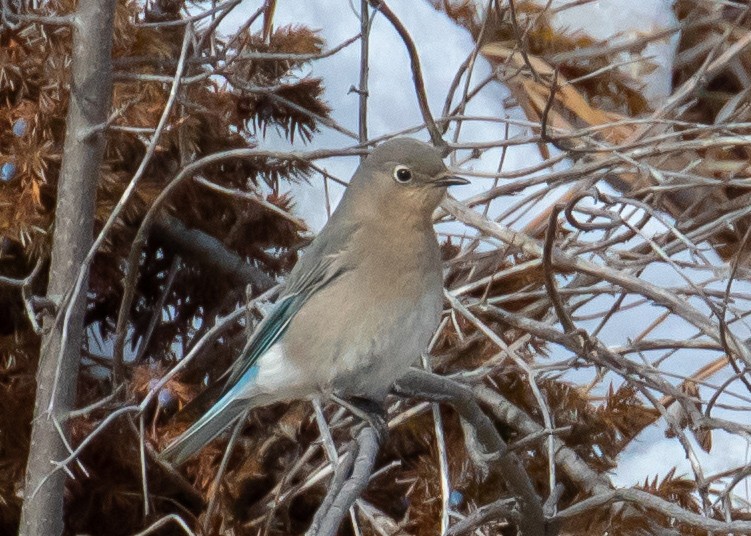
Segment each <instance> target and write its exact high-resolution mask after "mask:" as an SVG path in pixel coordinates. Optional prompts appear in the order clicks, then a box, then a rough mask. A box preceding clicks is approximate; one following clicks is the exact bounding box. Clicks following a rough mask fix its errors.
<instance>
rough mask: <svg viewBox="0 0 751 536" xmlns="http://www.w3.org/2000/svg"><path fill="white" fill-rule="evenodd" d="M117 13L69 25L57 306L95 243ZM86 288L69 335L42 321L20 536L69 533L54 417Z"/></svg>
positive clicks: (101, 8) (71, 369)
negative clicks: (69, 68)
mask: <svg viewBox="0 0 751 536" xmlns="http://www.w3.org/2000/svg"><path fill="white" fill-rule="evenodd" d="M114 13H115V0H79V2H78V8H77V13H76V15H75V18H74V22H73V26H72V30H73V60H72V63H73V64H72V76H71V89H70V102H69V104H68V117H67V124H66V132H65V145H64V147H63V161H62V168H61V170H60V178H59V182H58V188H57V207H56V210H55V231H54V235H53V243H52V260H51V264H50V276H49V287H48V289H47V295H48V296H49V297H50V298H52V299H53V300H54V301H56V302H58V301H59V300H60V299H61V298H62V297H63V296H65V295H66V293H69V292H70V291H71V289H72V288H73V287H74V286H75V282H76V279H77V277H78V273H79V270H80V268H81V264H82V262H83V260H84V258H85V257H86V254H87V252H88V250H89V248H90V247H91V243H92V234H93V222H94V209H95V197H96V187H97V182H98V179H99V169H100V165H101V162H102V155H103V151H104V141H105V136H104V129H103V126H104V124H105V123H106V121H107V116H108V114H109V109H110V102H111V96H112V66H111V63H112V62H111V51H112V28H113V19H114ZM86 288H87V283H84V285H83V287H82V291H81V292H79V293H78V296H77V298H76V299H74V300H73V301H71V303H69V304H68V307H70V308H71V310H70V320H69V325H68V329H67V334H65V335H64V333H63V322H62V321H60V320H59V319H58V321H57V322H54V321H52V320H50V321H48V322H46V323H45V324H46V325H45V329H46V330H47V331H46V334H45V336H44V337H43V340H42V350H41V352H40V356H39V368H38V370H37V392H36V402H35V406H34V421H33V423H32V424H33V426H32V432H31V450H30V452H29V459H28V462H27V466H26V482H25V489H24V504H23V509H22V512H21V528H20V533H19V534H20V535H21V536H39V535H44V536H55V535H58V534H61V533H62V532H63V529H64V525H63V522H64V520H63V495H64V488H65V472H64V471H55V472H54V473H53V469H54V466H53V464H52V463H51V462H53V461H56V460H62V459H63V458H65V457H66V456H67V454H68V451H67V449H66V447H65V443H64V442H63V438H62V437H60V435H59V434H58V432H57V430H56V428H55V422H54V419H57V420H58V421H62V420H64V417H65V414H66V413H67V412H68V411H69V410H70V408H71V407H72V405H73V404H74V403H75V397H76V388H77V381H78V368H79V362H80V356H81V342H82V337H83V330H84V325H83V317H84V312H85V307H86ZM64 314H65V313H64V310H63V311H59V312H58V317H61V316H62V315H64ZM56 376H57V382H55V377H56ZM55 385H56V387H55V388H53V386H55ZM50 409H51V411H50Z"/></svg>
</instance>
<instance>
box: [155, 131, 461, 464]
mask: <svg viewBox="0 0 751 536" xmlns="http://www.w3.org/2000/svg"><path fill="white" fill-rule="evenodd" d="M466 182H467V181H466V180H464V179H460V178H457V177H453V176H451V175H450V174H449V173H448V170H447V169H446V166H445V165H444V163H443V161H442V159H441V156H440V153H439V152H438V150H436V149H434V148H433V147H431V146H430V145H427V144H425V143H422V142H420V141H417V140H413V139H408V138H398V139H394V140H391V141H388V142H386V143H384V144H382V145H380V146H379V147H377V148H376V149H375V150H374V151H373V152H372V154H371V155H370V156H368V158H366V159H365V161H364V162H363V163H362V164H361V165H360V167H359V168H358V170H357V171H356V172H355V175H354V176H353V177H352V180H351V181H350V184H349V187H348V188H347V191H346V192H345V195H344V197H343V198H342V200H341V202H340V204H339V206H338V207H337V208H336V210H335V211H334V214H332V216H331V218H330V220H329V221H328V223H327V224H326V226H325V227H324V228H323V230H322V231H321V233H320V234H319V235H318V237H316V239H315V240H314V241H313V242H312V243H311V245H310V247H309V248H308V249H307V251H306V252H305V254H304V256H303V257H302V259H301V260H300V261H299V262H298V264H297V265H296V266H295V268H294V269H293V270H292V273H291V274H290V276H289V279H288V281H287V285H286V290H285V291H284V293H283V294H282V296H281V297H280V298H279V301H278V302H277V303H276V305H275V307H274V309H273V310H272V312H271V313H270V314H269V315H268V316H267V317H266V318H265V319H264V321H263V322H261V324H260V325H259V326H258V329H257V330H256V331H255V333H254V334H253V336H252V337H251V338H250V340H249V341H248V344H247V345H246V347H245V349H244V351H243V353H242V354H241V356H240V358H239V359H238V360H237V362H236V363H235V365H234V367H233V371H232V373H231V374H230V376H229V378H228V380H227V384H226V386H225V390H224V392H223V396H222V397H221V398H220V399H219V401H218V402H217V403H216V404H215V405H214V406H213V407H212V408H211V409H210V410H209V411H208V412H207V413H206V414H205V415H204V416H203V417H201V418H200V419H199V420H198V421H197V422H196V423H195V424H194V425H193V426H192V427H191V428H190V429H188V430H187V431H186V432H185V433H184V434H183V435H182V436H180V437H179V438H178V439H177V440H176V441H175V442H173V443H172V444H171V445H170V446H169V447H168V448H167V449H166V450H165V451H164V452H163V453H162V455H163V457H165V458H168V459H172V460H173V461H174V462H175V463H180V462H182V461H183V460H185V459H186V458H187V457H189V456H190V455H191V454H192V453H194V452H195V451H197V450H198V449H200V448H201V447H202V446H203V445H205V444H206V443H207V442H208V441H210V440H211V439H213V438H214V437H215V436H216V435H217V434H219V433H220V432H221V431H222V430H224V429H225V428H226V427H227V426H228V425H229V424H230V423H231V422H232V421H233V420H235V419H236V418H237V417H238V416H239V415H241V414H242V413H243V412H244V411H245V410H246V409H248V408H249V407H254V406H259V405H265V404H269V403H272V402H277V401H281V400H289V399H301V398H311V397H314V396H321V395H322V396H326V395H331V394H334V395H337V396H339V397H341V398H345V399H346V398H353V397H358V398H364V399H368V400H381V399H383V397H385V395H386V394H387V393H388V391H389V389H390V387H391V385H392V384H393V382H394V381H395V380H396V379H397V378H399V377H400V376H401V375H402V374H404V372H405V371H406V370H407V368H408V367H409V366H410V364H412V363H413V362H414V361H415V360H416V359H417V358H418V357H419V355H420V353H421V352H422V351H423V350H424V349H425V347H426V346H427V344H428V342H429V340H430V337H431V335H432V334H433V332H434V331H435V329H436V327H437V325H438V322H439V318H440V314H441V306H442V302H443V281H442V272H441V261H440V251H439V247H438V242H437V240H436V236H435V232H434V230H433V224H432V219H431V216H432V213H433V211H434V210H435V208H436V207H437V206H438V204H439V203H440V201H441V199H442V198H443V196H444V194H445V191H446V187H447V186H450V185H452V184H465V183H466Z"/></svg>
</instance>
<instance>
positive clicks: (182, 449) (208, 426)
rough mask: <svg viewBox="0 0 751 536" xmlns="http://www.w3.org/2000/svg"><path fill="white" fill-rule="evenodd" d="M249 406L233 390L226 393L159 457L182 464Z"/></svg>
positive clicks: (175, 463) (174, 463)
mask: <svg viewBox="0 0 751 536" xmlns="http://www.w3.org/2000/svg"><path fill="white" fill-rule="evenodd" d="M249 407H250V405H249V404H248V400H247V399H237V398H236V397H235V393H234V392H232V391H230V392H228V393H226V394H225V395H224V396H223V397H222V398H220V399H219V400H218V401H217V403H216V404H214V406H213V407H211V409H209V411H207V412H206V414H204V415H203V416H202V417H201V418H200V419H198V420H197V421H196V422H195V423H194V424H193V426H191V427H190V428H188V429H187V430H186V431H185V432H183V434H182V435H181V436H180V437H178V438H177V439H175V440H174V441H173V442H172V443H171V444H170V445H169V446H168V447H167V448H166V449H164V450H163V451H162V452H161V454H160V455H159V457H160V458H162V459H163V460H166V461H169V462H170V463H172V464H173V465H180V464H181V463H183V462H184V461H185V460H187V459H188V458H190V457H191V456H192V455H193V454H194V453H196V452H197V451H199V450H200V449H201V448H203V447H204V446H205V445H206V444H207V443H209V441H211V440H212V439H214V438H215V437H216V436H218V435H219V434H221V433H222V432H223V431H224V430H225V429H226V428H227V427H228V426H229V425H230V424H232V422H234V421H235V420H236V419H237V418H238V417H240V416H241V415H242V414H243V413H244V411H245V410H247V409H248V408H249Z"/></svg>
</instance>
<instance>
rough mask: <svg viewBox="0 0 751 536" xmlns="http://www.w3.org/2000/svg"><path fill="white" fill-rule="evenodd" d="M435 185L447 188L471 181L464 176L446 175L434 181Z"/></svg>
mask: <svg viewBox="0 0 751 536" xmlns="http://www.w3.org/2000/svg"><path fill="white" fill-rule="evenodd" d="M433 184H434V185H435V186H442V187H444V188H447V187H449V186H461V185H463V184H469V181H468V180H467V179H465V178H464V177H457V176H456V175H445V176H443V177H441V178H440V179H436V180H434V181H433Z"/></svg>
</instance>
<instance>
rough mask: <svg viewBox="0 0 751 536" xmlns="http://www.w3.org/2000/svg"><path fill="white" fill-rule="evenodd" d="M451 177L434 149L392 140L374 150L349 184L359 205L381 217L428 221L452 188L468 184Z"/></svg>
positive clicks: (420, 143)
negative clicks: (413, 218) (401, 217)
mask: <svg viewBox="0 0 751 536" xmlns="http://www.w3.org/2000/svg"><path fill="white" fill-rule="evenodd" d="M468 183H469V181H467V180H466V179H463V178H460V177H456V176H454V175H452V174H451V173H450V172H449V170H448V168H446V165H445V164H444V163H443V159H442V158H441V153H440V151H439V150H438V149H436V148H435V147H433V146H431V145H428V144H427V143H423V142H421V141H418V140H415V139H412V138H394V139H392V140H389V141H387V142H385V143H382V144H381V145H379V146H378V147H376V148H375V149H374V150H373V152H372V153H371V154H370V155H369V156H368V157H367V158H366V159H365V160H364V161H363V163H362V164H361V165H360V168H359V169H358V170H357V173H355V176H354V177H353V178H352V182H351V183H350V186H349V190H351V193H350V194H348V196H349V195H351V196H358V197H359V196H362V197H363V198H365V199H364V200H363V199H361V200H359V201H358V203H363V201H365V203H366V204H367V205H368V206H370V207H371V208H376V209H377V210H378V211H379V212H381V213H382V214H384V215H385V214H394V215H403V214H413V215H418V216H423V217H425V218H429V217H430V215H431V214H432V213H433V211H434V210H435V209H436V207H437V206H438V204H439V203H440V202H441V199H443V196H444V195H445V193H446V188H447V187H449V186H452V185H459V184H468Z"/></svg>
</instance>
